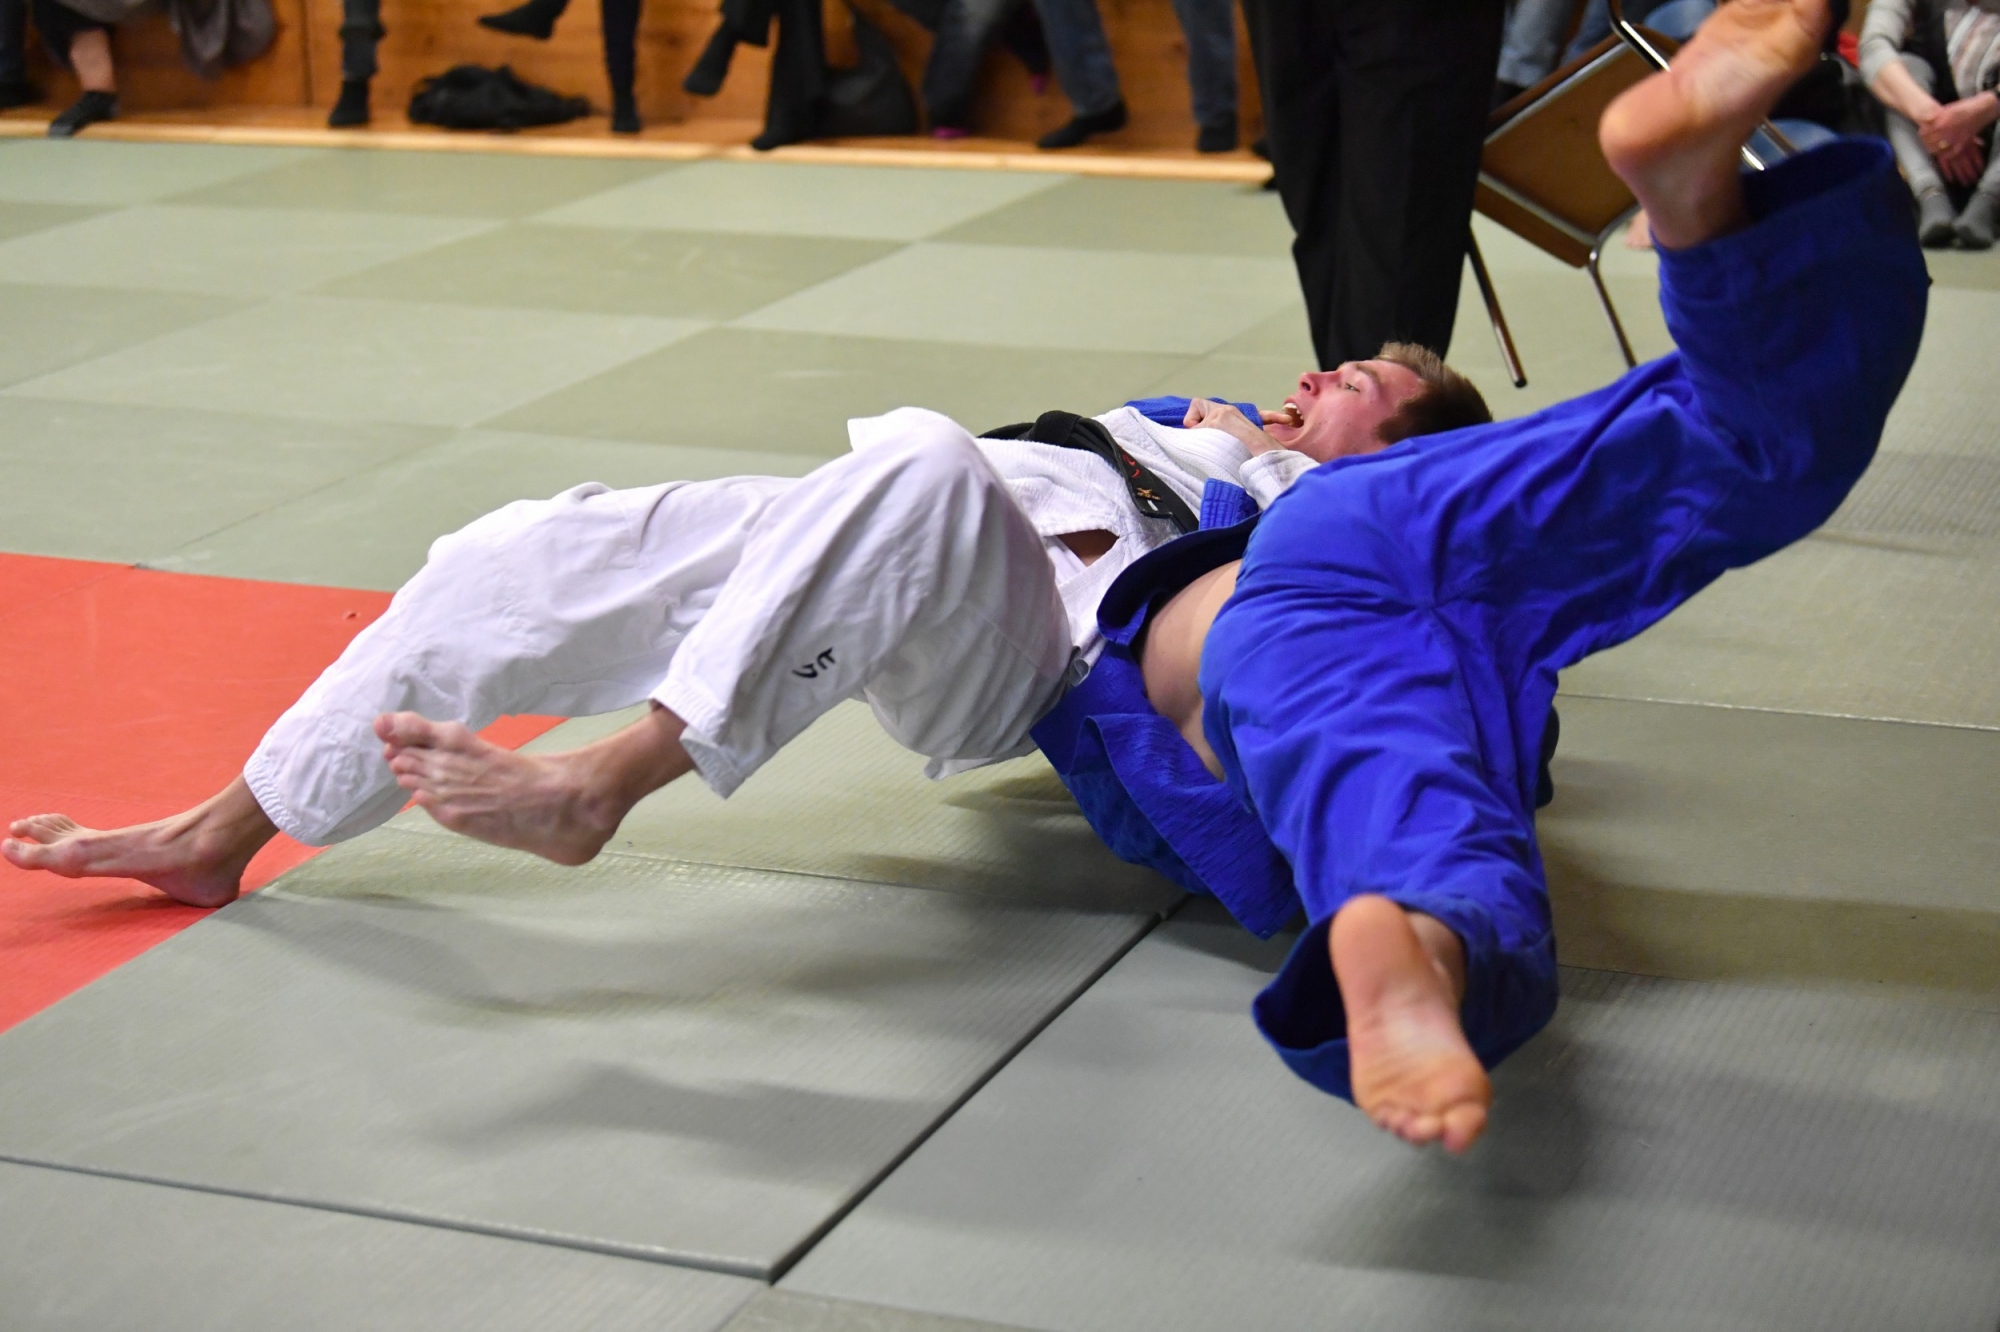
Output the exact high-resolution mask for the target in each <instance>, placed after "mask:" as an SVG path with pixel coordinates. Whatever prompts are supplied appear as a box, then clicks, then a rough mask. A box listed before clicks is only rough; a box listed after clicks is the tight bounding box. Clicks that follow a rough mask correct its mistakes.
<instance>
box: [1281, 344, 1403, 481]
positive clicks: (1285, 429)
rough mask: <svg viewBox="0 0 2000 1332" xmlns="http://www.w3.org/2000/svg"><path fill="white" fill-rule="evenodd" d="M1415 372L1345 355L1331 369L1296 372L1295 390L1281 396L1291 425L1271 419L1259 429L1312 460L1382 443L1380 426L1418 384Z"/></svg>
mask: <svg viewBox="0 0 2000 1332" xmlns="http://www.w3.org/2000/svg"><path fill="white" fill-rule="evenodd" d="M1423 386H1424V382H1423V380H1421V379H1419V378H1418V377H1417V372H1416V371H1414V370H1412V369H1410V368H1409V367H1408V366H1404V365H1397V364H1396V363H1395V362H1394V361H1349V362H1347V364H1345V365H1343V366H1341V367H1340V368H1339V369H1337V370H1312V371H1308V372H1307V373H1305V374H1303V375H1300V376H1299V388H1298V392H1296V393H1294V394H1292V396H1291V397H1289V398H1286V399H1285V408H1286V409H1287V410H1288V411H1290V412H1291V413H1292V414H1293V419H1294V420H1295V421H1296V422H1297V424H1296V425H1294V424H1290V423H1288V422H1285V421H1275V422H1271V423H1269V424H1267V425H1265V427H1264V430H1265V433H1267V434H1269V435H1270V436H1271V438H1273V439H1275V440H1277V441H1278V442H1279V443H1280V444H1282V445H1284V446H1285V447H1286V448H1288V449H1295V450H1297V451H1298V452H1300V453H1303V454H1305V455H1306V456H1307V457H1308V458H1311V459H1312V460H1313V461H1314V462H1331V461H1333V460H1334V459H1335V458H1348V457H1352V456H1354V455H1355V454H1358V453H1374V452H1375V451H1377V450H1378V449H1381V448H1383V447H1384V445H1383V443H1382V436H1381V429H1382V425H1383V423H1384V422H1386V421H1387V420H1388V419H1389V418H1390V417H1392V416H1394V415H1395V414H1396V412H1397V410H1398V409H1399V408H1401V407H1402V405H1403V404H1404V403H1406V402H1408V401H1409V400H1410V399H1411V398H1414V397H1416V396H1417V394H1418V393H1419V392H1421V391H1422V390H1423Z"/></svg>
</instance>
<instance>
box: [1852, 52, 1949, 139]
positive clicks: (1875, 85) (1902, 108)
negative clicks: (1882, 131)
mask: <svg viewBox="0 0 2000 1332" xmlns="http://www.w3.org/2000/svg"><path fill="white" fill-rule="evenodd" d="M1868 89H1869V91H1870V92H1872V93H1874V94H1875V96H1876V97H1877V98H1878V99H1880V101H1881V103H1882V105H1884V106H1886V107H1888V108H1889V109H1890V110H1891V111H1895V112H1898V113H1899V114H1901V115H1903V116H1904V117H1906V118H1908V119H1910V120H1913V121H1916V122H1918V123H1919V124H1921V123H1922V122H1924V121H1926V120H1929V119H1930V118H1931V117H1932V116H1934V115H1936V114H1937V113H1938V102H1937V99H1936V98H1935V97H1932V96H1931V95H1930V94H1929V93H1927V92H1925V91H1924V90H1923V88H1922V87H1920V86H1919V85H1918V83H1917V80H1916V78H1915V77H1914V76H1913V75H1912V74H1911V73H1910V71H1909V69H1908V68H1907V67H1905V66H1904V64H1903V62H1902V61H1900V60H1891V61H1890V62H1889V63H1888V64H1886V65H1883V66H1882V67H1881V69H1880V70H1879V71H1878V72H1877V73H1876V75H1875V78H1874V80H1873V81H1872V82H1870V83H1869V85H1868Z"/></svg>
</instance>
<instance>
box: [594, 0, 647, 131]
mask: <svg viewBox="0 0 2000 1332" xmlns="http://www.w3.org/2000/svg"><path fill="white" fill-rule="evenodd" d="M639 6H640V0H598V9H599V12H600V13H601V14H602V16H603V27H604V72H605V74H606V75H607V76H608V77H609V78H610V80H611V132H612V133H613V134H637V133H638V132H639V102H638V99H637V97H636V96H635V95H634V93H633V90H632V82H633V78H634V68H635V66H636V64H637V59H638V46H639Z"/></svg>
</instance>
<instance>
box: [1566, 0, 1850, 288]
mask: <svg viewBox="0 0 2000 1332" xmlns="http://www.w3.org/2000/svg"><path fill="white" fill-rule="evenodd" d="M1831 21H1832V19H1831V17H1830V15H1829V12H1828V9H1827V0H1730V2H1729V3H1728V4H1725V5H1722V6H1721V7H1719V8H1718V9H1717V10H1716V11H1715V12H1714V13H1713V14H1711V15H1709V17H1708V19H1707V20H1706V21H1705V22H1704V23H1703V24H1702V25H1701V27H1700V29H1698V30H1697V31H1696V32H1695V35H1694V37H1693V38H1692V39H1690V40H1689V42H1688V44H1687V45H1686V46H1683V47H1682V48H1681V49H1680V51H1679V52H1678V53H1677V54H1676V55H1675V56H1674V58H1673V63H1672V67H1671V68H1669V69H1668V70H1667V71H1666V72H1665V73H1662V74H1655V75H1653V76H1652V77H1651V78H1649V79H1646V80H1644V81H1642V82H1640V83H1637V84H1634V85H1633V86H1632V87H1631V88H1628V89H1627V90H1626V91H1625V92H1624V93H1622V94H1620V96H1619V97H1618V100H1616V101H1615V102H1613V103H1612V104H1611V105H1610V106H1609V107H1608V108H1606V109H1605V112H1604V118H1603V119H1602V120H1601V121H1600V122H1598V127H1597V137H1598V142H1599V143H1600V144H1602V145H1603V148H1604V156H1605V159H1606V160H1607V161H1609V162H1610V163H1611V169H1612V170H1613V171H1616V172H1617V173H1618V175H1619V176H1620V177H1621V178H1622V179H1623V180H1624V181H1625V183H1626V184H1627V185H1629V186H1631V187H1632V193H1634V194H1635V195H1637V196H1638V197H1639V202H1640V204H1641V205H1642V206H1644V208H1645V210H1646V216H1647V218H1648V220H1649V221H1650V223H1651V225H1652V230H1653V240H1654V242H1655V244H1657V245H1659V246H1661V247H1663V248H1665V249H1669V250H1681V249H1686V248H1687V247H1688V246H1690V245H1699V244H1701V243H1702V242H1703V241H1707V240H1713V239H1715V238H1716V237H1718V236H1724V235H1727V234H1728V233H1730V232H1732V231H1736V230H1740V229H1741V228H1742V227H1743V226H1745V225H1747V223H1748V221H1749V217H1748V215H1747V214H1746V213H1745V212H1744V206H1743V186H1742V181H1741V180H1740V179H1739V178H1738V175H1737V163H1738V155H1737V154H1738V149H1739V148H1740V147H1741V146H1742V144H1743V141H1744V140H1745V139H1748V138H1749V137H1750V134H1751V131H1753V130H1755V129H1756V128H1757V125H1758V122H1760V121H1762V120H1763V119H1764V118H1765V117H1766V116H1768V115H1769V114H1770V113H1771V108H1772V107H1774V106H1776V105H1777V103H1778V98H1779V97H1780V96H1781V95H1782V94H1783V93H1784V91H1785V90H1786V89H1787V88H1789V87H1791V85H1792V84H1793V83H1795V82H1797V81H1798V79H1799V77H1800V76H1801V75H1802V74H1804V73H1805V72H1806V71H1807V70H1809V69H1811V68H1812V65H1813V62H1814V61H1816V60H1817V59H1818V58H1819V51H1820V42H1821V40H1822V39H1823V38H1824V37H1825V36H1826V31H1827V26H1828V25H1829V24H1830V23H1831Z"/></svg>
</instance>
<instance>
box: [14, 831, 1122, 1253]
mask: <svg viewBox="0 0 2000 1332" xmlns="http://www.w3.org/2000/svg"><path fill="white" fill-rule="evenodd" d="M1151 921H1152V917H1150V916H1149V915H1143V914H1140V913H1135V912H1121V913H1088V912H1075V911H1046V910H1043V911H1033V910H1022V909H1019V908H1014V907H1008V906H1005V905H1001V904H998V903H994V902H990V901H983V900H980V899H977V898H973V897H969V896H965V895H962V894H951V893H934V892H921V891H916V890H912V889H908V888H889V887H882V886H878V885H870V884H856V883H846V882H839V881H834V880H829V879H819V878H813V877H810V876H806V875H797V874H767V873H755V872H747V871H731V870H721V869H715V868H711V867H690V866H679V865H670V864H667V863H664V862H661V861H658V860H652V859H640V858H634V857H628V856H618V855H606V856H601V857H599V858H598V859H597V860H596V861H594V862H592V863H591V864H590V865H588V866H585V867H584V868H582V869H577V870H564V869H559V868H557V867H555V866H552V865H549V864H548V863H546V862H544V861H539V860H536V859H534V858H533V857H530V856H526V855H522V854H516V853H511V852H501V851H495V850H493V849H491V848H487V847H483V846H480V845H479V844H477V843H473V842H468V841H464V840H462V839H451V840H446V839H444V838H437V837H419V836H413V835H410V834H407V833H399V832H395V831H383V832H379V833H376V834H373V835H371V836H370V837H367V838H365V839H362V840H361V841H358V842H355V843H352V844H349V845H347V846H344V847H341V848H338V849H335V850H333V851H331V852H329V853H327V854H326V855H324V856H321V857H320V858H318V859H316V860H314V861H312V862H310V863H309V864H307V865H306V866H304V867H302V868H301V869H300V870H298V871H295V872H294V873H292V874H291V875H288V876H286V877H285V878H284V879H283V880H281V881H280V882H279V883H278V884H276V885H274V886H272V887H270V888H267V889H265V890H263V891H262V892H259V893H257V894H255V895H254V896H252V897H249V898H246V899H244V900H242V901H240V902H238V903H236V904H235V905H233V906H231V907H229V908H227V909H225V910H223V911H222V912H219V913H218V914H217V915H215V916H214V917H212V918H210V919H209V920H207V921H205V922H203V923H202V924H201V925H200V926H199V927H197V928H195V929H192V930H189V931H187V932H186V933H184V934H180V935H177V936H175V937H174V938H172V939H170V940H168V941H167V942H166V943H163V944H161V945H160V946H158V947H156V948H155V949H153V950H152V951H151V952H148V953H146V954H144V955H143V956H141V957H139V958H138V959H136V960H135V961H133V962H130V963H128V964H127V965H125V966H124V967H123V968H121V969H119V970H118V971H115V972H113V973H111V974H110V975H109V976H106V977H105V978H104V979H102V980H100V981H98V982H97V983H96V984H93V985H91V986H90V987H88V988H87V989H84V990H82V991H79V992H78V993H76V994H74V995H72V996H70V997H69V998H68V999H65V1000H64V1001H62V1002H61V1003H59V1004H57V1005H55V1006H54V1007H52V1008H49V1009H46V1010H44V1011H43V1012H42V1013H40V1014H38V1015H36V1016H35V1017H32V1018H29V1019H28V1020H27V1021H25V1022H23V1023H21V1024H20V1025H19V1026H16V1027H14V1028H13V1029H11V1030H10V1031H8V1032H6V1033H5V1034H4V1035H0V1085H5V1086H6V1087H7V1088H8V1092H7V1095H6V1096H5V1097H4V1098H0V1157H6V1158H12V1159H17V1160H25V1161H30V1162H39V1163H47V1164H56V1165H68V1166H76V1167H81V1168H87V1169H96V1170H105V1171H113V1172H120V1173H126V1174H132V1175H140V1176H144V1177H147V1178H151V1179H156V1180H161V1181H167V1182H174V1183H181V1184H188V1185H195V1186H202V1187H208V1188H212V1189H219V1190H226V1191H240V1192H246V1193H251V1194H254V1195H257V1196H261V1197H268V1198H273V1199H277V1200H281V1201H296V1202H303V1203H322V1204H325V1205H328V1206H333V1207H340V1208H345V1209H349V1210H355V1211H361V1212H366V1213H369V1214H373V1215H379V1216H386V1217H391V1218H402V1219H409V1220H433V1221H436V1222H437V1223H439V1224H445V1225H460V1226H470V1227H476V1228H479V1229H481V1230H484V1231H487V1232H490V1233H499V1234H507V1235H515V1236H520V1237H523V1238H534V1239H541V1240H544V1241H547V1242H550V1243H557V1244H565V1245H570V1246H574V1247H581V1248H589V1249H595V1250H598V1251H601V1252H613V1253H622V1254H627V1255H632V1256H644V1257H653V1258H660V1259H667V1260H672V1261H675V1262H680V1263H682V1264H685V1265H691V1266H697V1267H708V1268H713V1269H718V1270H723V1271H729V1272H736V1273H740V1274H745V1275H762V1274H764V1273H767V1272H770V1271H771V1270H773V1269H774V1268H777V1267H780V1266H782V1264H783V1263H784V1262H785V1261H786V1260H787V1259H788V1258H789V1257H790V1256H791V1255H793V1254H794V1253H796V1252H797V1251H798V1250H799V1249H800V1247H801V1246H803V1245H805V1244H807V1243H808V1242H809V1241H810V1240H811V1239H812V1237H813V1236H814V1235H815V1234H816V1233H817V1232H818V1230H819V1229H820V1228H821V1227H822V1226H823V1225H824V1224H825V1223H826V1222H828V1221H829V1220H831V1219H832V1218H833V1217H834V1216H836V1215H837V1214H838V1213H839V1212H840V1210H841V1209H842V1208H843V1207H845V1206H846V1205H847V1204H848V1203H849V1202H850V1201H851V1200H852V1199H853V1198H854V1197H855V1196H856V1195H857V1193H858V1192H859V1191H860V1190H862V1189H865V1188H866V1187H867V1186H868V1185H869V1184H871V1183H872V1182H873V1181H874V1180H875V1179H876V1178H877V1177H878V1176H879V1175H880V1174H881V1172H882V1171H884V1170H885V1169H887V1168H888V1167H889V1166H890V1165H891V1164H892V1163H893V1162H895V1161H896V1160H897V1159H899V1158H900V1157H901V1155H902V1154H903V1153H904V1152H905V1151H906V1150H907V1149H908V1148H909V1147H910V1146H911V1145H912V1144H913V1143H915V1142H916V1141H917V1140H918V1139H919V1138H921V1137H922V1136H923V1135H924V1134H925V1133H926V1132H927V1131H928V1130H929V1129H930V1128H931V1126H932V1125H933V1124H935V1123H936V1122H937V1120H938V1119H939V1118H940V1117H942V1116H943V1115H944V1114H946V1113H947V1112H948V1111H949V1110H950V1108H951V1107H952V1106H953V1105H954V1104H955V1103H956V1102H957V1101H958V1100H959V1098H961V1097H962V1096H963V1095H964V1094H965V1093H967V1092H968V1091H970V1090H971V1089H972V1088H973V1087H974V1086H976V1085H977V1084H978V1083H979V1082H980V1081H981V1080H982V1079H983V1078H984V1077H985V1076H986V1075H987V1074H988V1073H989V1072H990V1071H991V1070H992V1069H993V1068H994V1067H995V1066H996V1065H997V1064H999V1063H1000V1062H1001V1061H1003V1060H1004V1059H1005V1058H1006V1057H1007V1056H1008V1055H1009V1054H1010V1053H1011V1052H1012V1051H1013V1050H1014V1049H1015V1048H1016V1046H1018V1045H1019V1044H1020V1043H1021V1042H1022V1041H1024V1040H1026V1039H1027V1038H1028V1036H1029V1035H1031V1034H1032V1033H1033V1032H1034V1031H1036V1030H1037V1029H1038V1028H1039V1027H1040V1026H1041V1025H1042V1023H1043V1022H1045V1021H1046V1020H1047V1019H1048V1018H1049V1017H1050V1016H1051V1015H1053V1014H1054V1013H1055V1012H1057V1011H1058V1010H1060V1009H1061V1008H1062V1006H1063V1005H1064V1004H1066V1003H1067V1002H1068V1001H1069V999H1070V998H1071V997H1072V996H1073V995H1074V994H1075V993H1077V991H1078V990H1080V989H1081V988H1082V987H1084V986H1085V985H1086V984H1087V983H1088V982H1089V981H1090V980H1091V978H1092V977H1094V976H1095V975H1097V974H1098V972H1099V971H1100V970H1101V969H1102V968H1103V967H1104V966H1106V965H1107V964H1108V963H1110V962H1111V961H1112V960H1113V959H1114V958H1116V957H1117V956H1118V955H1119V954H1120V953H1122V952H1123V951H1124V950H1125V948H1126V947H1127V946H1129V944H1130V943H1131V942H1132V941H1133V940H1134V939H1136V938H1137V937H1138V936H1139V935H1140V934H1141V933H1142V932H1143V931H1144V930H1145V929H1146V928H1147V927H1148V926H1149V925H1150V924H1151Z"/></svg>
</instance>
